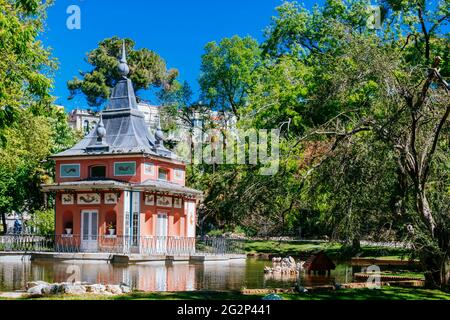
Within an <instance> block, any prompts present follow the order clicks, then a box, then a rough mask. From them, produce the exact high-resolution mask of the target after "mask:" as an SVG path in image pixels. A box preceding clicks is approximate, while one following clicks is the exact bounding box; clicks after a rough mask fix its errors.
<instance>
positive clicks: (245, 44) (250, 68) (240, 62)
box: [199, 36, 261, 118]
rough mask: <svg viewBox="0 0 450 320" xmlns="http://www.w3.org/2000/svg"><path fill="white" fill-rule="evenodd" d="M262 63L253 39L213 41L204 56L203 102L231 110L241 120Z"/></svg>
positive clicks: (202, 73)
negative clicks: (241, 110)
mask: <svg viewBox="0 0 450 320" xmlns="http://www.w3.org/2000/svg"><path fill="white" fill-rule="evenodd" d="M260 63H261V51H260V48H259V45H258V42H257V41H256V40H254V39H252V38H250V37H245V38H240V37H238V36H234V37H232V38H224V39H222V40H221V42H220V43H219V44H217V43H216V42H210V43H208V44H207V45H206V47H205V53H204V54H203V56H202V64H201V75H200V80H199V83H200V87H201V91H202V99H203V100H205V101H204V103H205V104H207V105H208V106H209V107H210V108H211V109H216V110H221V111H229V110H230V111H231V112H232V113H233V114H234V115H235V116H236V117H237V118H239V117H240V110H239V109H240V108H242V107H243V106H244V105H245V101H246V100H247V95H248V91H249V89H250V87H251V82H252V81H251V80H252V75H253V73H254V71H255V69H256V68H257V67H258V66H259V64H260Z"/></svg>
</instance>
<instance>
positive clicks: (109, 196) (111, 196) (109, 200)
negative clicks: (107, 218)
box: [105, 193, 117, 204]
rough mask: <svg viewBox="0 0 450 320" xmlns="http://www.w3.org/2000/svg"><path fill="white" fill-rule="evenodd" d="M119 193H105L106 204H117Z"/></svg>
mask: <svg viewBox="0 0 450 320" xmlns="http://www.w3.org/2000/svg"><path fill="white" fill-rule="evenodd" d="M116 203H117V194H116V193H105V204H116Z"/></svg>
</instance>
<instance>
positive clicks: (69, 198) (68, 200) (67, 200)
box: [61, 193, 75, 205]
mask: <svg viewBox="0 0 450 320" xmlns="http://www.w3.org/2000/svg"><path fill="white" fill-rule="evenodd" d="M74 198H75V197H74V196H73V194H70V193H63V194H62V195H61V203H62V204H63V205H69V204H74V202H75V199H74Z"/></svg>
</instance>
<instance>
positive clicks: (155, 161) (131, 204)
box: [43, 50, 202, 254]
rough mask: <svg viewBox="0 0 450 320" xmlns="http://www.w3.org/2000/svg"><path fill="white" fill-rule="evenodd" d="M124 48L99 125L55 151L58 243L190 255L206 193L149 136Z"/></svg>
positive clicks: (156, 137)
mask: <svg viewBox="0 0 450 320" xmlns="http://www.w3.org/2000/svg"><path fill="white" fill-rule="evenodd" d="M128 71H129V69H128V66H127V63H126V56H125V50H123V55H122V59H121V60H120V64H119V72H120V73H121V75H122V79H121V80H119V81H118V82H117V84H116V86H115V87H114V89H113V91H112V95H111V98H110V99H109V101H108V104H107V106H106V108H105V110H104V111H103V112H102V113H101V117H100V121H99V123H98V124H97V125H96V127H95V128H94V129H93V130H92V131H91V132H90V133H89V134H88V135H86V136H85V137H84V138H83V139H82V140H81V141H80V142H79V143H78V144H77V145H75V146H74V147H73V148H71V149H69V150H66V151H64V152H61V153H59V154H56V155H54V156H53V159H54V160H55V163H56V168H55V169H56V180H55V183H53V184H48V185H44V186H43V189H44V191H45V192H53V193H54V194H55V199H56V200H55V233H56V235H57V239H56V242H57V244H59V245H60V248H62V250H65V249H68V250H72V249H73V248H75V249H76V250H79V251H83V252H131V253H133V252H134V253H147V254H191V253H193V251H194V250H195V227H196V220H197V218H196V207H197V203H198V202H199V201H200V200H201V198H202V193H201V192H200V191H198V190H195V189H191V188H188V187H186V185H185V177H186V171H185V169H186V166H185V163H184V162H183V161H182V160H181V159H180V158H179V157H177V156H176V155H175V154H173V153H172V152H171V151H170V150H168V149H166V148H165V147H164V136H163V133H162V131H161V128H160V126H158V128H157V130H156V132H155V133H154V134H152V133H150V132H149V130H148V128H147V126H146V124H145V122H144V115H143V114H142V113H141V112H140V111H139V110H138V108H137V103H136V97H135V94H134V90H133V85H132V83H131V80H130V79H128V78H127V75H128Z"/></svg>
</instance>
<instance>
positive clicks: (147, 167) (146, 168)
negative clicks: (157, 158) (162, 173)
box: [144, 162, 156, 176]
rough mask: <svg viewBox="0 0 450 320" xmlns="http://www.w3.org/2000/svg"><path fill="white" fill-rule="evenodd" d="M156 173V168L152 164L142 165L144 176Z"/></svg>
mask: <svg viewBox="0 0 450 320" xmlns="http://www.w3.org/2000/svg"><path fill="white" fill-rule="evenodd" d="M155 173H156V167H155V165H154V164H153V163H150V162H146V163H144V174H146V175H150V176H154V175H155Z"/></svg>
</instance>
